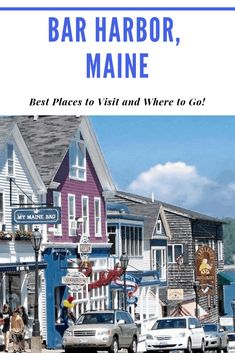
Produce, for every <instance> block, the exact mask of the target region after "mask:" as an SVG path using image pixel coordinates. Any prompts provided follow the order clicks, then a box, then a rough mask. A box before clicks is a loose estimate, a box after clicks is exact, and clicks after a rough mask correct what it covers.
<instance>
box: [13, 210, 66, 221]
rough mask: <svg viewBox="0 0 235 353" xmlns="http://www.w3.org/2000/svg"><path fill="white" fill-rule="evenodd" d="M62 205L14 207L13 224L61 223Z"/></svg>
mask: <svg viewBox="0 0 235 353" xmlns="http://www.w3.org/2000/svg"><path fill="white" fill-rule="evenodd" d="M60 223H61V208H60V207H32V208H30V207H27V208H23V207H20V208H13V209H12V224H60Z"/></svg>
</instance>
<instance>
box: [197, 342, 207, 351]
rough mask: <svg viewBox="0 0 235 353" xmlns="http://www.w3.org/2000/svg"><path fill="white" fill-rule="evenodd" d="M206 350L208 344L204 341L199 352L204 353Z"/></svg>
mask: <svg viewBox="0 0 235 353" xmlns="http://www.w3.org/2000/svg"><path fill="white" fill-rule="evenodd" d="M205 350H206V343H205V341H204V340H202V343H201V348H200V350H199V352H200V353H204V352H205Z"/></svg>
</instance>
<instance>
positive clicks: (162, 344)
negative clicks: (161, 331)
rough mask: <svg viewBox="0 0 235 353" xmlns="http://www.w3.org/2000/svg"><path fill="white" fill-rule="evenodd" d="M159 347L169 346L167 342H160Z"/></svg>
mask: <svg viewBox="0 0 235 353" xmlns="http://www.w3.org/2000/svg"><path fill="white" fill-rule="evenodd" d="M159 345H160V346H165V345H167V341H160V342H159Z"/></svg>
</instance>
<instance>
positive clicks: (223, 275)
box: [218, 272, 235, 286]
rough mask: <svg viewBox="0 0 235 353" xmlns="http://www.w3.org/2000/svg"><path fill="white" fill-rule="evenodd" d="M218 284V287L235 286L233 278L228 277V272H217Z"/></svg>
mask: <svg viewBox="0 0 235 353" xmlns="http://www.w3.org/2000/svg"><path fill="white" fill-rule="evenodd" d="M218 284H219V286H226V285H230V284H235V280H234V278H232V276H230V275H229V273H228V272H219V273H218Z"/></svg>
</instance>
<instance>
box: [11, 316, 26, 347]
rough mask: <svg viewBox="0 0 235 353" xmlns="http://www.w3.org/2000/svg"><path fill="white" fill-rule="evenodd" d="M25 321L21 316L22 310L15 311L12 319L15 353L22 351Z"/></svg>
mask: <svg viewBox="0 0 235 353" xmlns="http://www.w3.org/2000/svg"><path fill="white" fill-rule="evenodd" d="M23 333H24V322H23V320H22V317H21V316H20V310H19V309H15V310H14V311H13V315H12V319H11V338H12V341H13V353H16V352H21V347H22V345H21V342H22V340H23Z"/></svg>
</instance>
